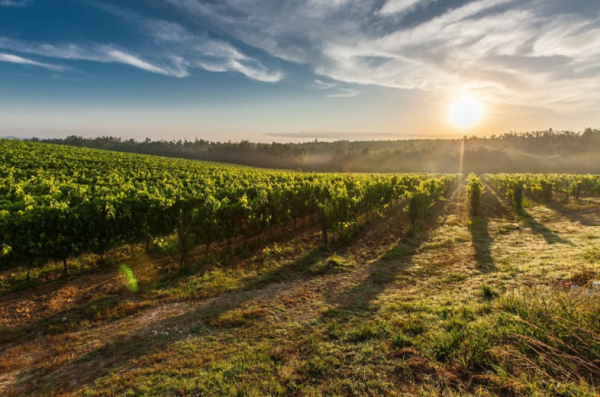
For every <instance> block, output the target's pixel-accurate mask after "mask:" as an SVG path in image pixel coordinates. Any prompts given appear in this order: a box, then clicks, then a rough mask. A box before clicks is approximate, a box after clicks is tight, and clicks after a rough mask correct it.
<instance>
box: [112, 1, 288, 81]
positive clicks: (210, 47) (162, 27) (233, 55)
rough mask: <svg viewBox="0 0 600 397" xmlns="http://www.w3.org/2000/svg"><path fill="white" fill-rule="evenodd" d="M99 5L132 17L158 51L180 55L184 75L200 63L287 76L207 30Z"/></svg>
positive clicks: (260, 76)
mask: <svg viewBox="0 0 600 397" xmlns="http://www.w3.org/2000/svg"><path fill="white" fill-rule="evenodd" d="M100 7H101V8H102V9H103V10H105V11H107V12H109V13H111V14H113V15H115V16H118V17H119V18H122V19H124V20H126V21H129V22H130V23H131V24H132V25H133V26H135V27H136V28H138V29H140V30H141V31H142V32H144V33H145V34H146V35H147V36H148V37H151V38H152V39H154V41H155V43H156V45H157V48H156V51H157V53H159V54H163V55H165V56H168V57H170V58H173V59H179V60H180V62H179V64H178V66H179V67H180V68H181V69H182V72H183V73H182V75H185V76H187V75H188V74H189V73H188V71H187V69H188V68H193V67H197V68H201V69H205V70H208V71H211V72H238V73H241V74H243V75H245V76H247V77H248V78H250V79H253V80H258V81H262V82H268V83H273V82H277V81H280V80H281V79H282V78H283V77H284V73H283V72H281V71H279V70H269V69H268V68H267V67H265V66H264V65H262V64H261V63H260V62H259V61H258V60H256V59H254V58H252V57H249V56H247V55H245V54H244V53H242V52H241V51H240V50H238V49H237V48H236V47H234V46H233V45H232V44H230V43H228V42H227V41H224V40H218V39H215V38H211V37H209V36H208V35H207V34H197V33H192V32H190V31H189V30H188V29H186V28H184V27H183V26H181V25H180V24H178V23H174V22H170V21H164V20H157V19H151V18H145V17H142V16H140V15H138V14H135V13H133V12H130V11H127V10H125V9H122V8H119V7H114V6H108V5H100ZM150 66H152V65H150ZM178 77H183V76H178Z"/></svg>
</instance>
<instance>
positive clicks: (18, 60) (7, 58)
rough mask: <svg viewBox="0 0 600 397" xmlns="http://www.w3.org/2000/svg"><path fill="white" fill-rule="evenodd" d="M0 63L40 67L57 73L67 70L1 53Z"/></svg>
mask: <svg viewBox="0 0 600 397" xmlns="http://www.w3.org/2000/svg"><path fill="white" fill-rule="evenodd" d="M0 62H9V63H17V64H20V65H29V66H38V67H41V68H45V69H49V70H54V71H56V72H59V71H63V70H67V69H68V68H66V67H64V66H58V65H51V64H49V63H43V62H36V61H33V60H31V59H27V58H23V57H20V56H17V55H12V54H5V53H0Z"/></svg>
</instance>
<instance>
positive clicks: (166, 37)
mask: <svg viewBox="0 0 600 397" xmlns="http://www.w3.org/2000/svg"><path fill="white" fill-rule="evenodd" d="M598 92H600V2H598V1H591V0H570V1H563V0H519V1H512V0H473V1H456V0H437V1H436V0H328V1H326V0H293V1H285V0H280V1H274V0H220V1H200V0H135V1H95V0H53V1H43V0H0V136H38V137H61V136H65V135H71V134H77V135H84V136H96V135H118V136H123V137H129V138H132V137H133V138H137V139H143V138H145V137H150V138H153V139H180V138H189V139H193V138H195V137H198V138H204V139H210V140H239V139H249V140H254V141H272V140H275V141H288V140H289V141H303V140H308V139H313V138H315V137H316V138H319V139H378V138H385V139H389V138H396V137H397V138H408V137H450V136H460V135H462V134H463V133H468V134H469V135H471V134H475V135H490V134H497V133H502V132H508V131H511V130H513V131H524V130H532V129H545V128H548V127H554V128H557V129H573V130H581V129H583V128H586V127H599V126H600V100H599V97H598ZM464 96H470V97H476V98H477V99H478V100H480V101H481V102H482V103H483V104H484V109H485V112H484V117H483V120H482V122H481V123H479V124H478V125H476V126H474V127H472V128H470V129H469V130H468V131H463V130H461V129H459V128H457V127H454V126H452V125H451V124H450V123H449V122H448V116H447V111H448V108H449V107H450V106H451V104H452V103H453V101H456V100H457V99H458V98H461V97H464Z"/></svg>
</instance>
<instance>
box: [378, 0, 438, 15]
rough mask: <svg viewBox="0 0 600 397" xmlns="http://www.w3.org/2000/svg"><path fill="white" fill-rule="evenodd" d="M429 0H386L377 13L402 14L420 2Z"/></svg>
mask: <svg viewBox="0 0 600 397" xmlns="http://www.w3.org/2000/svg"><path fill="white" fill-rule="evenodd" d="M429 1H430V0H388V1H387V2H386V3H385V4H384V5H383V7H381V10H379V13H380V14H382V15H385V14H404V13H406V12H408V11H411V10H413V9H415V8H417V6H419V5H420V4H423V3H428V2H429Z"/></svg>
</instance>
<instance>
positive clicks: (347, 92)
mask: <svg viewBox="0 0 600 397" xmlns="http://www.w3.org/2000/svg"><path fill="white" fill-rule="evenodd" d="M358 94H360V91H357V90H353V89H350V88H341V89H339V90H338V91H337V92H335V93H333V94H329V95H327V96H328V97H329V98H353V97H355V96H357V95H358Z"/></svg>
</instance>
